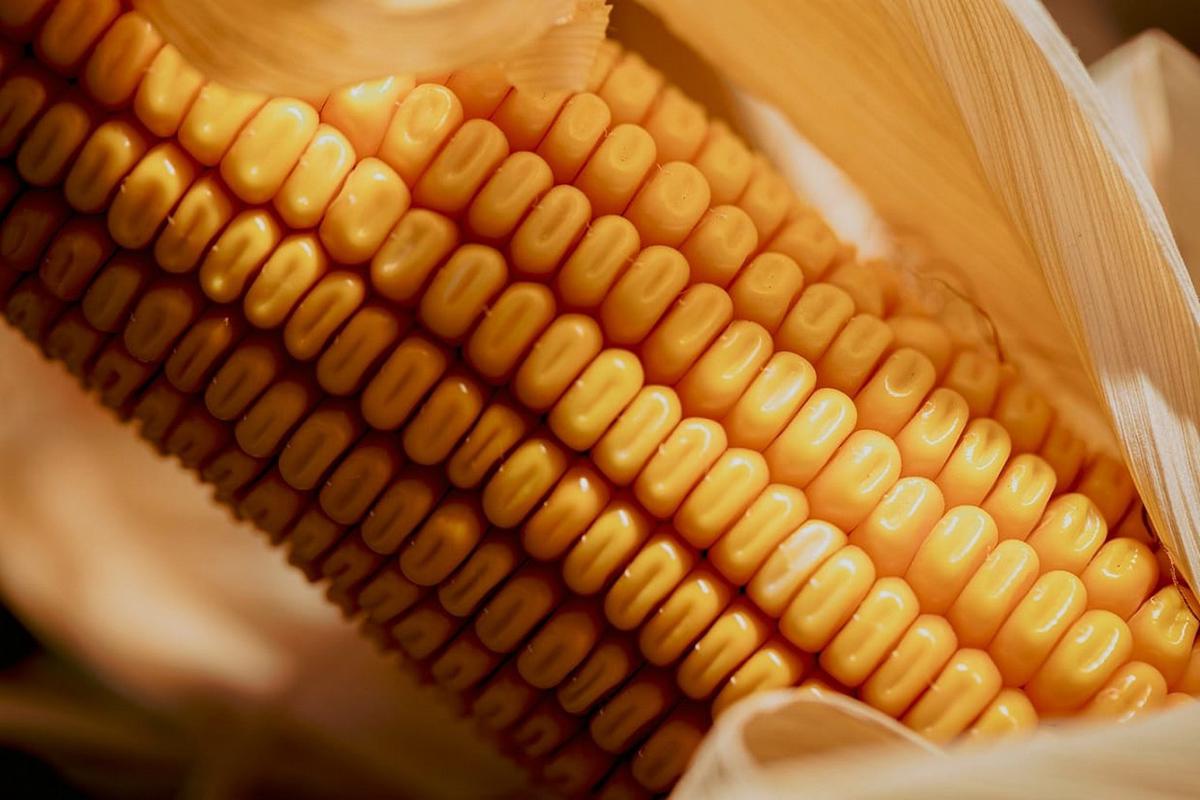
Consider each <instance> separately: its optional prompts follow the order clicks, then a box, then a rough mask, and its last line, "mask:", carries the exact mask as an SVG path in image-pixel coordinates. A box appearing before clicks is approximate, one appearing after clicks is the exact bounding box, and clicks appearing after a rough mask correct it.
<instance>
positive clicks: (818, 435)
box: [0, 0, 1200, 797]
mask: <svg viewBox="0 0 1200 800" xmlns="http://www.w3.org/2000/svg"><path fill="white" fill-rule="evenodd" d="M0 26H3V28H4V31H5V33H6V36H7V37H8V38H9V40H10V44H9V45H6V46H5V48H4V49H2V50H0V158H3V159H4V161H5V162H6V164H7V166H5V167H4V170H5V171H4V172H3V174H2V175H0V200H2V201H3V206H4V207H5V208H6V209H7V213H6V215H5V217H4V220H3V222H2V223H0V258H2V259H3V263H2V265H0V295H2V296H3V299H4V313H5V316H6V317H7V318H8V319H9V321H10V322H11V323H12V324H13V325H14V326H16V327H17V328H18V329H20V330H21V331H22V332H23V333H24V334H25V335H26V336H27V337H28V338H30V339H31V340H32V341H34V342H35V343H37V344H38V345H40V346H41V347H42V348H43V350H44V352H45V353H46V354H47V355H48V356H49V357H51V358H54V359H56V360H59V361H61V362H63V363H64V364H65V365H66V366H67V368H68V369H70V370H71V371H72V372H73V373H75V374H76V375H78V376H79V377H80V379H81V380H82V381H83V382H84V383H85V385H87V386H89V387H91V388H92V389H94V390H95V391H96V392H97V393H98V394H99V396H100V399H101V401H102V402H104V403H105V404H107V405H109V406H111V407H112V408H114V409H115V410H116V411H117V412H118V413H119V414H120V415H121V416H123V417H125V418H130V419H133V420H135V421H136V422H137V424H138V426H139V429H140V432H141V433H142V435H143V436H144V437H145V438H147V439H148V440H149V441H151V442H152V443H153V444H155V445H156V446H157V447H158V448H160V450H162V451H163V452H164V453H167V454H171V455H174V456H176V457H178V458H179V459H180V461H182V462H183V463H184V464H185V465H186V466H188V467H190V468H192V469H195V470H197V471H199V473H200V474H201V476H202V477H203V478H204V479H205V480H206V481H208V482H209V483H211V484H212V485H213V486H214V490H215V495H216V497H217V498H218V499H219V500H220V501H222V502H224V503H226V504H228V505H229V506H230V507H231V508H232V509H233V510H234V512H235V513H236V514H238V515H239V516H241V517H243V518H245V519H248V520H250V521H252V522H253V523H254V524H256V525H257V526H258V527H259V528H261V529H262V530H264V531H265V532H266V533H267V534H268V535H270V536H271V537H272V539H273V540H274V541H277V542H279V543H280V544H282V545H283V546H285V547H287V548H288V552H289V554H290V558H291V560H292V561H293V563H295V564H296V565H297V566H298V567H300V568H301V569H303V570H305V572H306V573H307V574H308V575H309V576H310V577H311V578H313V579H314V580H323V581H326V582H327V585H328V591H329V595H330V597H331V599H332V600H334V601H335V602H337V603H338V604H340V605H341V606H342V607H343V609H344V610H345V611H346V613H347V614H349V615H353V616H355V617H356V618H358V619H360V620H361V621H362V624H363V625H364V628H365V629H366V630H368V632H370V633H371V634H372V635H373V636H374V637H375V638H376V639H377V641H379V642H380V643H381V644H382V645H384V646H385V647H387V648H389V649H393V650H397V651H399V652H401V653H403V654H404V656H405V657H406V658H407V659H408V660H409V661H410V662H411V663H413V664H415V665H416V666H417V668H418V669H419V670H420V671H421V674H422V675H423V676H424V677H425V678H426V679H427V680H428V681H430V682H431V683H433V684H436V685H438V686H441V687H444V688H446V689H448V690H450V691H452V692H455V693H457V695H458V696H460V697H461V698H462V706H463V708H464V710H465V711H467V712H469V713H471V714H473V715H474V716H475V717H476V718H477V719H479V721H480V724H481V725H482V726H484V727H485V728H486V729H488V730H490V731H493V732H494V733H495V734H496V737H497V742H498V744H499V745H500V746H501V747H503V748H505V749H506V751H508V752H510V753H511V754H512V755H513V757H514V758H516V759H517V760H519V761H521V762H522V763H526V764H528V765H529V766H530V767H531V768H534V769H535V771H536V772H537V773H538V774H539V776H540V777H541V779H542V780H543V781H544V782H546V783H548V784H549V785H551V786H553V787H554V788H556V789H558V790H559V791H561V792H562V793H564V794H580V793H584V792H586V791H588V790H589V789H592V788H593V787H598V786H601V785H603V786H605V787H607V788H606V791H609V792H610V796H614V797H615V796H637V793H638V792H646V791H648V792H658V791H663V790H666V789H668V788H669V787H670V785H671V784H672V782H673V781H674V779H675V778H676V777H677V776H678V775H679V774H680V773H681V772H682V770H683V768H684V767H685V766H686V762H687V758H688V756H689V754H690V753H691V751H692V750H693V749H694V747H695V745H696V743H697V742H698V740H699V737H700V736H701V735H702V733H703V731H704V730H705V728H706V727H707V725H708V724H709V721H710V719H711V717H712V715H714V714H719V713H721V712H722V711H723V710H724V709H725V708H727V707H728V706H729V705H730V704H731V703H732V702H734V701H736V700H737V699H739V698H741V697H744V696H746V695H747V694H749V693H751V692H754V691H759V690H762V689H766V688H773V687H784V686H790V685H796V684H799V683H801V682H802V681H804V680H806V679H808V680H815V681H818V682H819V684H820V685H823V686H826V687H833V688H836V689H838V690H841V691H845V692H849V693H852V694H855V695H857V696H858V697H860V698H862V699H863V700H864V701H866V702H868V703H870V704H871V705H873V706H875V707H876V708H878V709H880V710H882V711H884V712H886V713H888V714H891V715H893V716H896V717H897V718H900V719H902V720H903V721H904V722H905V723H907V724H909V725H911V726H912V727H913V728H915V729H916V730H918V731H920V732H922V733H924V734H926V735H928V736H930V737H931V738H933V739H936V740H939V741H947V740H951V739H954V738H956V737H960V736H965V737H969V738H978V739H987V738H992V737H996V736H1003V735H1011V734H1014V733H1020V732H1022V731H1024V730H1027V729H1029V728H1030V727H1032V726H1033V725H1034V724H1036V722H1037V720H1038V717H1039V716H1047V717H1049V716H1055V715H1062V714H1068V713H1076V712H1078V713H1084V714H1093V715H1098V716H1106V717H1115V718H1119V719H1120V718H1128V717H1131V716H1135V715H1137V714H1139V713H1142V712H1144V711H1147V710H1151V709H1153V708H1156V707H1159V706H1162V705H1164V704H1166V703H1167V702H1179V701H1180V700H1179V698H1182V697H1185V696H1187V695H1189V694H1190V695H1194V694H1196V693H1197V692H1198V691H1200V686H1197V678H1196V676H1197V674H1198V670H1200V667H1197V663H1198V659H1197V656H1196V651H1195V649H1194V641H1195V637H1196V627H1197V624H1196V620H1195V618H1194V617H1192V616H1191V614H1190V612H1189V611H1188V609H1187V606H1186V605H1185V604H1184V602H1183V600H1182V597H1181V596H1180V594H1179V591H1178V590H1177V589H1176V588H1175V587H1174V586H1171V585H1169V584H1167V583H1166V582H1165V579H1164V577H1163V574H1162V571H1161V570H1160V569H1159V564H1158V560H1157V558H1156V555H1155V553H1154V551H1153V550H1152V548H1151V546H1150V544H1149V542H1151V541H1152V540H1150V537H1149V536H1148V534H1147V533H1146V532H1145V531H1144V529H1142V528H1141V527H1140V526H1139V522H1140V519H1141V515H1140V509H1139V506H1138V504H1137V502H1136V498H1135V493H1134V490H1133V485H1132V482H1131V481H1130V480H1129V477H1128V475H1127V474H1125V472H1124V471H1123V467H1122V466H1121V465H1120V463H1119V462H1118V461H1116V460H1114V459H1112V458H1110V457H1107V456H1105V455H1102V454H1100V455H1093V456H1090V457H1089V456H1088V454H1086V453H1085V449H1084V447H1083V444H1082V440H1081V439H1080V438H1079V437H1077V436H1075V435H1074V434H1073V433H1072V432H1071V431H1070V430H1069V427H1068V426H1067V425H1066V424H1064V422H1063V421H1062V420H1061V419H1058V418H1056V417H1055V415H1054V412H1053V408H1052V406H1051V404H1050V403H1048V402H1047V401H1046V400H1045V399H1043V398H1041V397H1040V396H1038V395H1037V394H1036V393H1034V392H1033V391H1031V390H1030V389H1029V387H1028V386H1026V385H1025V384H1024V383H1022V381H1021V380H1020V378H1019V376H1018V375H1017V374H1016V373H1015V372H1014V371H1013V370H1012V369H1011V368H1010V367H1008V366H1006V365H1001V364H1000V363H999V362H997V361H995V360H994V359H993V358H991V357H990V356H989V355H988V354H987V353H985V352H983V351H981V350H980V349H978V348H977V347H975V346H974V344H973V343H972V342H971V341H969V339H968V338H967V337H966V336H965V335H964V334H963V332H961V331H955V330H954V329H953V328H947V327H946V326H945V325H943V324H942V323H941V322H940V321H939V320H935V319H932V318H929V317H926V316H922V315H921V314H920V313H919V312H918V310H917V309H915V308H913V307H912V306H911V304H909V303H907V302H906V300H905V298H904V297H903V295H902V293H901V292H900V291H899V290H898V289H897V288H896V287H895V286H894V285H891V284H889V283H887V282H886V281H885V282H883V283H882V284H881V281H880V278H879V275H880V274H881V273H879V272H870V271H868V268H867V267H864V266H863V265H861V264H858V263H856V262H855V261H854V259H853V258H852V257H850V254H848V253H847V251H846V250H845V248H843V247H841V246H840V245H839V244H838V242H837V241H836V240H835V238H834V236H833V235H832V233H831V232H830V231H829V230H828V228H827V227H826V226H825V225H824V223H823V222H822V221H821V220H820V218H819V217H818V216H817V215H816V214H815V213H814V212H813V211H812V210H810V209H808V208H806V207H805V206H803V205H802V204H801V203H800V202H799V201H798V200H797V199H796V198H795V197H794V196H793V195H792V194H791V192H790V190H789V189H788V188H787V186H786V184H785V183H784V181H783V180H782V179H781V178H780V176H779V175H778V174H777V173H775V172H774V171H773V170H772V169H771V167H770V166H769V165H768V164H767V163H766V162H765V161H764V160H763V159H762V158H761V157H760V156H757V155H756V154H754V153H752V151H750V150H749V149H748V148H747V147H746V145H745V144H744V143H742V142H741V140H740V139H739V138H738V137H737V136H736V135H735V134H733V133H732V132H731V131H730V130H729V129H728V128H727V127H725V126H724V125H722V124H721V123H719V122H716V121H709V120H708V119H707V118H706V116H705V114H704V113H703V111H702V110H701V109H700V108H698V107H697V106H696V105H695V104H693V103H691V101H689V100H688V99H687V98H685V97H684V96H683V95H681V94H680V93H678V92H677V91H675V90H673V89H671V88H670V87H666V86H665V85H664V82H663V79H662V77H661V75H659V74H658V73H657V72H655V71H654V70H653V69H652V68H651V67H649V66H648V65H646V64H645V62H643V61H642V60H641V59H640V58H639V57H638V56H636V55H635V54H632V53H622V52H621V51H620V50H619V49H617V48H616V47H615V46H609V47H606V48H605V49H604V50H603V51H602V53H601V57H600V58H599V60H598V62H597V64H596V67H595V70H594V74H593V76H592V79H591V86H590V87H589V91H587V92H584V93H580V94H576V95H567V94H545V95H541V94H530V93H527V92H522V91H518V90H514V89H512V88H511V87H509V86H508V85H507V84H506V83H505V82H504V79H503V76H502V74H501V73H500V72H499V71H498V70H495V69H490V68H480V69H472V70H465V71H462V72H458V73H455V74H453V75H450V76H443V77H441V79H423V80H422V81H421V82H419V83H418V82H417V81H416V80H413V79H409V78H402V77H392V78H387V79H384V80H380V81H374V82H369V83H364V84H362V85H359V86H355V87H351V88H349V89H346V90H343V91H339V92H336V93H334V94H333V95H331V96H330V97H328V98H309V99H307V100H303V99H293V98H267V97H263V96H259V95H255V94H251V93H245V92H238V91H233V90H230V89H227V88H225V87H222V86H219V85H217V84H214V83H211V82H206V81H205V80H204V79H203V78H202V77H201V76H200V75H199V74H197V73H196V72H195V71H194V70H193V69H191V68H190V67H189V66H188V65H187V64H186V63H184V62H183V60H182V59H181V58H180V57H179V56H178V54H177V53H176V52H175V51H174V50H173V49H172V48H171V47H170V46H167V45H164V44H163V43H162V42H161V40H160V39H159V37H158V36H157V35H156V34H155V32H154V30H153V28H152V27H151V26H150V25H149V24H148V23H146V21H145V20H144V19H142V18H141V17H140V15H138V14H137V12H135V11H128V10H126V9H125V8H123V7H122V6H121V4H119V3H117V2H116V0H111V1H109V2H103V3H94V2H81V1H79V0H58V1H57V2H51V1H50V0H41V1H39V0H27V2H22V3H15V4H9V6H8V7H7V8H6V9H4V10H0ZM24 47H32V51H33V54H34V55H33V57H32V58H31V57H28V56H27V55H25V54H24V53H22V50H21V49H22V48H24ZM882 274H884V275H885V276H886V273H882ZM1068 490H1071V491H1069V492H1068ZM1110 530H1115V531H1116V533H1117V535H1114V536H1109V531H1110Z"/></svg>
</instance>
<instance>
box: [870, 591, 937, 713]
mask: <svg viewBox="0 0 1200 800" xmlns="http://www.w3.org/2000/svg"><path fill="white" fill-rule="evenodd" d="M957 648H958V642H957V639H956V638H955V636H954V630H953V628H951V627H950V623H948V622H946V620H945V619H943V618H942V617H938V616H933V615H931V614H922V615H921V616H919V617H917V619H916V620H915V621H914V622H913V624H912V625H910V626H909V628H908V630H907V631H905V632H904V635H903V636H902V637H901V638H900V641H899V643H898V644H897V645H896V646H895V647H894V648H893V649H892V651H891V653H889V654H888V657H887V660H885V661H884V662H883V663H882V664H881V665H880V666H879V668H878V669H876V670H875V672H874V673H872V674H871V677H870V678H868V679H867V682H866V683H864V684H863V686H862V698H863V700H865V701H866V702H868V703H870V704H871V705H872V706H874V707H875V708H877V709H879V710H880V711H882V712H884V713H885V714H888V715H889V716H893V717H899V716H900V715H901V714H902V713H904V710H905V709H907V708H908V707H909V706H910V705H912V703H913V701H914V700H916V699H917V697H918V696H920V695H921V693H922V692H924V691H925V690H926V689H927V688H928V687H929V686H930V684H932V683H933V681H934V678H935V677H936V676H937V675H938V673H939V672H941V670H942V667H943V666H945V664H946V662H947V661H949V660H950V657H951V656H952V655H953V654H954V652H955V650H956V649H957Z"/></svg>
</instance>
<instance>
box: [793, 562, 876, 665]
mask: <svg viewBox="0 0 1200 800" xmlns="http://www.w3.org/2000/svg"><path fill="white" fill-rule="evenodd" d="M874 581H875V565H874V564H872V563H871V559H870V558H868V557H867V554H866V553H864V552H863V551H862V550H860V549H858V548H857V547H854V546H853V545H851V546H849V547H843V548H842V549H841V550H839V551H838V552H837V553H836V554H834V555H833V556H832V557H831V558H829V559H828V560H827V561H825V563H823V564H821V566H820V567H818V568H817V571H816V572H814V573H813V575H812V577H811V578H809V579H808V580H807V581H806V582H805V583H804V587H803V588H802V589H801V590H800V593H799V594H797V595H796V597H795V599H793V600H792V602H791V603H790V604H789V605H788V607H787V608H786V609H784V611H783V616H782V617H781V618H780V620H779V629H780V631H781V632H782V633H783V635H784V636H786V637H787V638H788V641H790V642H791V643H792V644H794V645H796V646H797V647H799V648H800V649H801V650H806V651H808V652H816V651H818V650H821V649H823V648H824V647H825V646H826V645H827V644H828V643H829V641H830V639H831V638H832V637H833V636H834V635H835V634H836V633H837V632H838V631H840V630H841V629H842V626H843V625H845V624H846V622H847V621H848V620H849V619H850V618H851V616H852V615H853V614H854V610H855V609H856V608H857V607H858V605H859V604H860V603H861V602H862V601H863V598H865V597H866V596H867V594H868V592H869V591H870V588H871V585H872V584H873V583H874Z"/></svg>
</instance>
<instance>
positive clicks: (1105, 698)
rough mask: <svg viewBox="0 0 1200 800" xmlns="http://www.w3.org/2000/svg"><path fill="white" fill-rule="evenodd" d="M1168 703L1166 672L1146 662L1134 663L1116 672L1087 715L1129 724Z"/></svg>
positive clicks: (1085, 711) (1091, 703) (1092, 701)
mask: <svg viewBox="0 0 1200 800" xmlns="http://www.w3.org/2000/svg"><path fill="white" fill-rule="evenodd" d="M1166 700H1167V681H1166V679H1165V678H1163V676H1162V673H1161V672H1159V671H1158V670H1156V669H1155V668H1154V667H1152V666H1150V665H1149V664H1146V663H1144V662H1141V661H1130V662H1129V663H1128V664H1125V665H1124V666H1123V667H1121V668H1120V669H1118V670H1117V671H1116V672H1114V673H1113V675H1112V677H1111V678H1109V679H1108V681H1107V682H1106V683H1105V684H1104V687H1103V688H1101V689H1100V691H1099V692H1097V693H1096V695H1095V696H1094V697H1093V698H1092V699H1091V700H1090V701H1089V702H1088V704H1087V705H1086V706H1084V708H1083V713H1084V714H1085V715H1086V716H1090V717H1107V718H1109V719H1115V720H1117V721H1119V722H1126V721H1128V720H1130V719H1133V718H1134V717H1136V716H1139V715H1141V714H1144V713H1146V712H1147V711H1154V710H1155V709H1157V708H1160V707H1161V706H1163V705H1164V704H1165V703H1166Z"/></svg>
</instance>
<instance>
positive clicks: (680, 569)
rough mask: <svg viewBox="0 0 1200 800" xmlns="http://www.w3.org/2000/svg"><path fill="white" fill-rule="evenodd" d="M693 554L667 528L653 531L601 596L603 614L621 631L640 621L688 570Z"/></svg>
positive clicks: (637, 624)
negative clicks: (606, 591) (602, 598)
mask: <svg viewBox="0 0 1200 800" xmlns="http://www.w3.org/2000/svg"><path fill="white" fill-rule="evenodd" d="M694 562H695V555H694V553H693V551H692V550H691V548H689V547H687V546H686V545H685V544H683V543H682V542H680V541H679V538H678V537H677V536H674V535H673V534H672V533H671V532H670V531H668V530H660V531H659V532H657V533H655V534H654V535H653V536H652V537H650V539H649V540H648V541H647V542H646V544H645V545H643V547H642V549H641V550H640V551H639V552H638V554H637V555H636V556H635V557H634V558H633V560H632V561H630V562H629V565H628V566H627V567H625V570H624V571H623V572H622V573H621V575H620V577H618V578H617V580H616V582H615V583H613V585H612V588H610V589H609V590H608V593H607V594H606V595H605V597H604V614H605V616H606V617H608V621H609V622H611V623H612V624H613V625H614V626H615V627H617V628H618V629H620V630H633V629H634V628H636V627H638V626H639V625H641V624H642V622H643V621H644V620H645V619H646V616H647V615H648V614H650V612H652V611H653V610H654V609H655V608H657V607H658V604H659V603H660V602H662V601H663V600H664V599H666V597H667V595H669V594H670V593H671V592H672V591H674V590H675V587H676V586H678V585H679V583H680V582H681V581H682V580H683V579H684V577H685V576H686V575H687V574H688V572H690V571H691V568H692V565H693V563H694Z"/></svg>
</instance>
